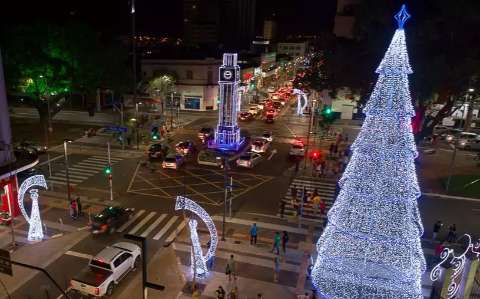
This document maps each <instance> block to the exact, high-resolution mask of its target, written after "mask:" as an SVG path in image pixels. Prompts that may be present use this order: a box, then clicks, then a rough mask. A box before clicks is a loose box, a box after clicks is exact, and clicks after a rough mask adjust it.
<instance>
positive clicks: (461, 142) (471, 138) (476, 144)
mask: <svg viewBox="0 0 480 299" xmlns="http://www.w3.org/2000/svg"><path fill="white" fill-rule="evenodd" d="M457 147H458V148H461V149H466V150H470V149H472V150H480V135H478V134H475V133H469V132H463V133H460V134H459V135H458V137H457Z"/></svg>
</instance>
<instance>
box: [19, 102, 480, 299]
mask: <svg viewBox="0 0 480 299" xmlns="http://www.w3.org/2000/svg"><path fill="white" fill-rule="evenodd" d="M215 126H216V119H215V118H213V117H211V116H210V115H209V116H208V117H201V116H200V117H198V118H196V120H194V121H193V122H191V123H190V124H189V125H187V126H186V127H184V128H183V129H181V130H179V131H178V133H177V134H176V135H175V137H174V139H175V140H174V142H176V141H179V140H193V141H195V142H198V140H197V132H198V130H199V129H200V128H201V127H215ZM240 126H241V128H242V132H243V133H244V134H248V135H250V136H256V135H261V134H262V133H263V132H264V131H265V130H268V131H271V132H272V133H273V136H274V140H273V143H272V145H271V147H270V149H269V152H267V154H266V159H265V160H264V161H262V162H261V164H259V165H258V166H257V167H256V168H254V169H242V168H237V167H234V168H233V169H232V170H231V171H230V173H229V176H232V177H233V180H234V188H233V204H232V212H233V213H234V215H235V214H236V213H245V212H255V213H259V214H273V215H275V214H276V213H277V208H278V202H279V200H280V199H281V198H282V197H283V196H284V195H285V193H286V191H287V188H288V185H289V182H290V179H291V178H290V175H289V172H288V171H287V169H288V168H290V167H292V166H293V162H292V161H291V160H289V159H288V150H289V147H290V145H289V144H290V143H291V141H292V139H293V138H294V137H299V138H305V136H306V131H307V128H308V118H302V119H299V118H297V117H294V116H292V115H291V114H290V112H288V111H287V113H286V115H285V116H281V117H279V118H278V119H277V120H276V121H275V122H274V123H273V124H267V123H265V122H264V121H263V120H261V119H255V120H252V121H248V122H240ZM356 131H358V130H355V129H353V130H352V132H353V133H352V137H353V136H354V135H355V132H356ZM351 139H353V138H351ZM197 145H198V146H199V147H200V145H199V144H197ZM72 148H74V146H73V145H72ZM77 149H78V148H77ZM274 150H275V151H274ZM272 151H273V152H274V154H273V155H271V154H272ZM102 152H103V154H102ZM119 152H120V151H119V150H116V151H115V152H114V154H113V155H112V157H114V158H116V159H117V161H116V162H115V163H114V165H113V191H114V196H115V202H118V203H120V204H122V205H123V206H127V207H134V208H135V209H136V211H141V210H145V213H156V214H155V215H160V214H166V215H167V216H166V217H167V218H166V219H169V217H174V215H175V211H174V205H175V196H176V195H178V194H186V195H188V196H190V197H192V199H194V200H196V201H198V202H199V203H200V204H202V205H203V206H204V207H205V209H206V210H207V211H208V212H209V213H211V214H221V213H222V212H223V206H222V199H223V170H221V169H219V168H216V167H210V166H201V165H198V164H197V163H196V162H195V161H196V159H195V157H191V158H190V159H189V161H187V163H186V165H185V166H184V168H183V169H181V170H177V171H176V170H163V169H161V167H160V164H159V163H154V164H155V165H156V167H155V168H156V169H155V171H154V172H151V171H149V170H148V169H146V168H145V167H142V166H140V165H139V162H140V161H141V160H144V159H145V156H144V155H137V156H135V155H129V154H123V155H122V154H121V153H119ZM92 153H93V154H92ZM450 154H451V153H449V152H448V149H444V150H441V151H439V152H438V153H437V154H436V155H437V156H424V157H423V156H421V160H420V161H421V165H420V166H419V167H420V170H419V172H420V173H421V174H422V175H424V174H423V173H424V172H425V176H426V177H428V175H427V172H428V173H429V174H431V175H433V173H434V172H435V171H437V170H438V169H439V167H440V166H438V165H437V164H436V163H438V164H439V165H441V167H440V168H442V169H443V168H444V167H445V164H446V163H447V161H448V157H449V155H450ZM94 156H96V157H97V158H96V159H99V160H97V161H100V162H99V163H97V164H98V165H102V162H101V156H106V149H105V147H104V146H103V145H99V146H98V147H97V148H94V147H90V148H88V147H85V148H84V152H83V153H82V152H81V151H78V150H76V151H73V153H72V154H71V155H69V165H70V167H72V165H79V164H82V163H83V164H85V163H88V161H91V160H89V159H91V158H92V157H94ZM270 156H271V157H270ZM268 157H270V159H268ZM50 158H51V159H55V158H56V159H55V160H54V161H53V163H52V168H53V173H54V174H55V173H61V172H62V171H64V168H65V165H64V162H63V161H64V159H63V155H62V153H61V151H60V152H57V153H54V154H52V155H51V157H50ZM470 158H471V157H470V156H468V153H466V154H465V153H461V154H460V155H459V156H458V157H457V159H458V163H459V164H458V165H459V168H458V169H461V168H460V166H461V165H464V164H466V163H468V159H470ZM45 160H46V156H42V157H41V163H43V162H45ZM439 161H441V162H439ZM38 168H40V169H41V170H42V171H43V172H44V173H45V174H48V165H47V163H44V164H42V165H41V166H39V167H38ZM424 169H426V170H424ZM443 172H444V171H443V170H442V171H441V173H443ZM55 176H57V175H55ZM79 180H80V178H79ZM420 181H421V182H422V180H420ZM57 188H58V189H57V190H60V191H61V190H65V189H64V186H62V185H60V186H58V187H57ZM62 188H63V189H62ZM74 192H76V193H79V194H82V195H86V196H89V197H97V198H98V197H102V198H106V197H108V196H109V190H108V180H107V178H106V176H105V175H104V174H103V173H102V171H101V170H100V169H99V170H98V171H96V172H95V173H93V174H92V175H91V176H89V177H88V178H87V179H85V180H81V182H78V185H77V186H75V187H74ZM419 208H420V211H421V215H422V218H423V223H424V226H425V230H426V233H425V235H426V236H428V235H429V234H431V227H432V226H433V223H434V222H435V221H436V220H437V219H442V220H443V221H444V223H445V224H446V226H448V224H450V223H456V224H457V228H458V230H459V233H463V232H469V233H472V234H473V235H474V236H478V235H480V231H479V229H478V226H477V225H476V221H475V220H476V219H477V218H478V215H479V213H480V202H469V201H459V200H451V199H438V198H428V197H423V198H421V199H420V200H419ZM65 212H67V211H65ZM171 219H173V218H171ZM128 229H130V228H128ZM124 233H125V232H116V233H114V234H112V235H107V236H91V235H89V236H87V237H85V238H82V239H81V240H78V243H77V244H76V245H75V246H74V247H73V248H72V249H71V251H72V252H75V254H73V255H63V256H61V257H60V258H59V259H57V260H56V261H54V262H53V263H52V264H50V265H49V266H48V270H49V272H50V273H52V275H53V276H54V278H55V279H57V281H59V283H60V284H61V285H62V286H63V287H64V288H67V287H68V281H69V279H70V278H71V277H73V276H74V275H75V274H76V273H78V271H79V270H80V269H81V268H82V267H84V266H85V265H86V264H87V262H88V259H87V258H86V257H88V256H89V255H95V254H96V253H98V252H99V251H100V250H102V249H103V248H104V247H105V246H107V245H110V244H112V243H115V242H117V241H120V240H123V234H124ZM444 233H446V230H445V231H444ZM168 234H169V232H167V233H166V234H165V235H168ZM150 239H151V238H150ZM148 244H149V245H148V248H149V256H148V257H147V260H148V259H149V258H150V257H151V256H152V255H154V254H156V253H157V252H159V250H162V248H163V245H164V244H165V238H160V239H159V240H149V242H148ZM78 253H80V254H78ZM138 279H139V274H138V273H135V274H131V275H129V276H128V277H127V278H126V281H122V282H121V283H120V285H119V287H118V288H117V289H116V291H115V294H114V296H113V297H112V298H121V296H120V294H122V291H123V290H124V289H125V288H127V286H128V285H129V284H130V283H132V281H134V280H138ZM38 286H40V287H41V290H43V289H45V288H47V289H48V293H49V296H50V298H56V297H57V296H58V292H57V291H56V290H54V289H53V287H52V286H51V285H50V284H49V282H48V281H46V280H45V279H44V278H43V277H41V276H39V275H37V276H35V277H34V278H33V279H32V280H30V281H29V282H28V283H27V284H25V285H24V286H23V287H22V288H20V289H19V290H17V291H16V292H14V294H12V298H13V299H25V298H49V297H46V295H45V296H44V297H38V291H37V288H36V287H38ZM43 286H45V287H43ZM42 288H43V289H42ZM41 292H45V291H41ZM29 296H30V297H29Z"/></svg>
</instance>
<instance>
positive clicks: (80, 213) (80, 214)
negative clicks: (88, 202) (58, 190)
mask: <svg viewBox="0 0 480 299" xmlns="http://www.w3.org/2000/svg"><path fill="white" fill-rule="evenodd" d="M75 201H76V202H77V210H78V213H77V214H78V216H82V202H81V201H80V196H77V198H76V199H75Z"/></svg>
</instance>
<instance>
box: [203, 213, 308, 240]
mask: <svg viewBox="0 0 480 299" xmlns="http://www.w3.org/2000/svg"><path fill="white" fill-rule="evenodd" d="M212 219H213V221H218V222H221V221H222V220H223V218H222V216H220V215H215V216H213V217H212ZM226 221H227V222H228V223H234V224H241V225H247V226H251V225H252V223H253V222H255V223H256V224H257V226H258V227H259V228H266V229H271V230H275V231H287V232H289V233H295V234H301V235H306V234H308V230H306V229H304V228H297V227H292V226H289V225H283V224H274V223H267V222H258V221H252V220H246V219H241V218H227V219H226Z"/></svg>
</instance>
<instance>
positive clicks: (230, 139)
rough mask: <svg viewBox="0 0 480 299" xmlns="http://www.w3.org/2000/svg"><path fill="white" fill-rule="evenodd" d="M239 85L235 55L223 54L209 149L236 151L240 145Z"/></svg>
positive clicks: (238, 68)
mask: <svg viewBox="0 0 480 299" xmlns="http://www.w3.org/2000/svg"><path fill="white" fill-rule="evenodd" d="M239 83H240V67H239V66H238V64H237V54H232V53H225V54H223V64H222V66H220V68H219V80H218V85H219V92H220V96H219V98H220V103H219V109H218V125H217V129H216V130H215V140H214V143H213V144H210V145H209V147H211V148H218V149H223V150H235V151H236V150H238V149H239V148H240V145H241V144H242V139H241V138H240V128H239V127H238V124H237V113H238V101H239V98H238V86H239Z"/></svg>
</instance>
